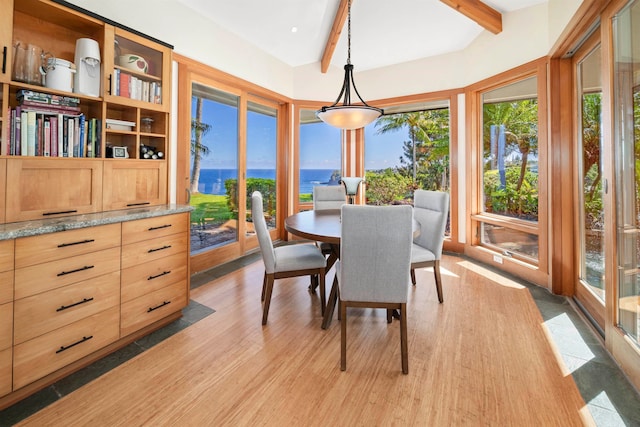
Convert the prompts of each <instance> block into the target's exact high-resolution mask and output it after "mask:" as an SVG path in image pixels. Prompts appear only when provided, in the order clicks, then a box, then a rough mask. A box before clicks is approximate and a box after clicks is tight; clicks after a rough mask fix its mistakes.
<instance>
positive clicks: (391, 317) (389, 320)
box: [387, 308, 393, 323]
mask: <svg viewBox="0 0 640 427" xmlns="http://www.w3.org/2000/svg"><path fill="white" fill-rule="evenodd" d="M392 320H393V310H392V309H390V308H387V323H391V321H392Z"/></svg>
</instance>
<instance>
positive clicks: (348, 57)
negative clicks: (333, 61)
mask: <svg viewBox="0 0 640 427" xmlns="http://www.w3.org/2000/svg"><path fill="white" fill-rule="evenodd" d="M347 64H351V0H349V4H348V10H347Z"/></svg>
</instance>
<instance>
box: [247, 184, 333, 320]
mask: <svg viewBox="0 0 640 427" xmlns="http://www.w3.org/2000/svg"><path fill="white" fill-rule="evenodd" d="M262 203H263V202H262V194H260V192H259V191H254V192H253V194H252V195H251V217H252V220H253V225H254V227H255V229H256V235H257V236H258V243H259V245H260V252H262V261H263V262H264V279H263V281H262V297H261V298H262V301H263V303H264V306H263V308H262V324H263V325H266V324H267V317H268V316H269V305H270V303H271V293H272V291H273V282H274V281H275V279H281V278H285V277H297V276H312V278H314V277H315V279H312V280H318V281H319V286H320V300H321V301H320V303H321V310H322V313H323V314H324V310H325V305H326V301H325V285H324V278H325V267H326V265H327V261H326V260H325V257H324V255H322V252H320V249H319V248H318V247H317V246H315V245H311V244H298V245H286V246H279V247H277V248H274V247H273V242H272V241H271V235H270V234H269V230H268V229H267V222H266V221H265V219H264V210H263V209H264V208H263V204H262Z"/></svg>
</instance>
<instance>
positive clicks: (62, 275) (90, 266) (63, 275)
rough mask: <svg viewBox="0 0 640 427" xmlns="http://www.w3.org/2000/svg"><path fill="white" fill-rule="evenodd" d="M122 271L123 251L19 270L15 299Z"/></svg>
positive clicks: (102, 252)
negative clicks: (121, 258)
mask: <svg viewBox="0 0 640 427" xmlns="http://www.w3.org/2000/svg"><path fill="white" fill-rule="evenodd" d="M118 270H120V248H111V249H105V250H103V251H98V252H92V253H89V254H85V255H78V256H74V257H71V258H68V259H61V260H58V261H51V262H46V263H44V264H39V265H32V266H29V267H25V268H19V269H16V275H15V286H14V288H15V294H14V298H15V299H16V300H17V299H20V298H25V297H28V296H31V295H35V294H38V293H41V292H45V291H48V290H51V289H56V288H59V287H61V286H65V285H70V284H71V283H76V282H81V281H84V280H87V279H90V278H92V277H98V276H102V275H103V274H107V273H111V272H113V271H118Z"/></svg>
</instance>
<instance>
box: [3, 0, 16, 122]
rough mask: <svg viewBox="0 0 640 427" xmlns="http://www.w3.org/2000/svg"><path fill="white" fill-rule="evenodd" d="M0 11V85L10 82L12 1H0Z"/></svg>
mask: <svg viewBox="0 0 640 427" xmlns="http://www.w3.org/2000/svg"><path fill="white" fill-rule="evenodd" d="M0 10H1V11H2V13H1V14H0V83H3V82H9V81H11V64H12V61H13V59H12V58H13V57H12V54H13V42H12V38H13V37H12V35H11V34H12V28H13V13H12V12H13V0H0ZM0 114H2V113H0Z"/></svg>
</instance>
